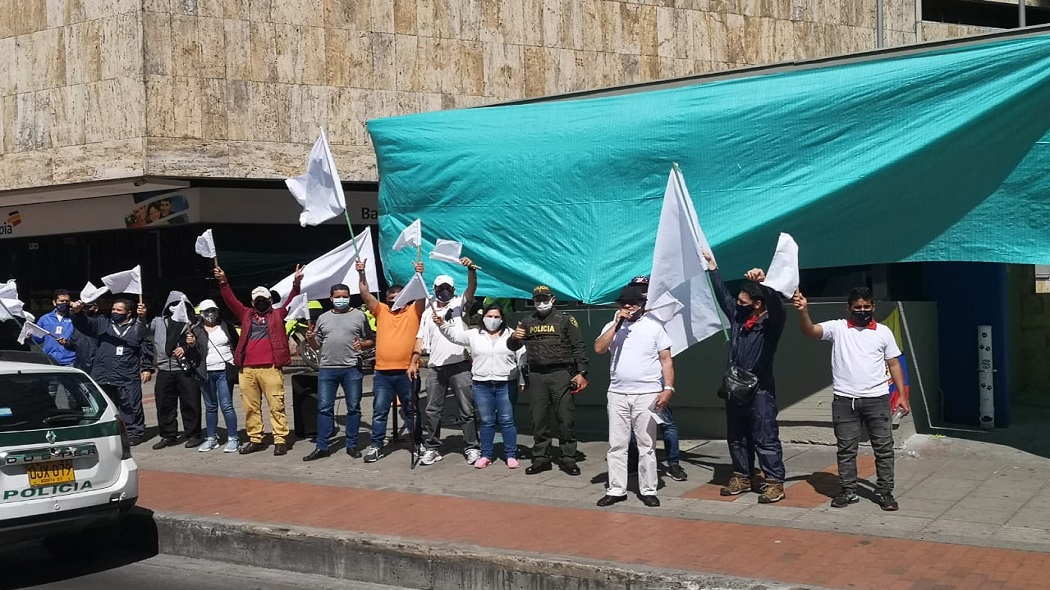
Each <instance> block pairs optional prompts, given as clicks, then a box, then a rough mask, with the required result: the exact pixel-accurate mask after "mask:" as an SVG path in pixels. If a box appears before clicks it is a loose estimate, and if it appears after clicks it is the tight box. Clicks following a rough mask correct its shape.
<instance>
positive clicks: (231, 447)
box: [222, 438, 240, 453]
mask: <svg viewBox="0 0 1050 590" xmlns="http://www.w3.org/2000/svg"><path fill="white" fill-rule="evenodd" d="M239 443H240V441H238V440H237V439H235V438H228V439H226V446H225V447H223V448H222V452H224V453H236V452H237V445H238V444H239Z"/></svg>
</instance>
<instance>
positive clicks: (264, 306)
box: [252, 300, 270, 313]
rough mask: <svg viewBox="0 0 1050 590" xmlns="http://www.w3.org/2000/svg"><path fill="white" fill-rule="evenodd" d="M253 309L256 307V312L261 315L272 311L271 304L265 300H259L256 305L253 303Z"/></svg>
mask: <svg viewBox="0 0 1050 590" xmlns="http://www.w3.org/2000/svg"><path fill="white" fill-rule="evenodd" d="M252 307H254V308H255V311H257V312H259V313H266V312H268V311H270V302H269V301H265V300H259V301H256V302H255V303H252Z"/></svg>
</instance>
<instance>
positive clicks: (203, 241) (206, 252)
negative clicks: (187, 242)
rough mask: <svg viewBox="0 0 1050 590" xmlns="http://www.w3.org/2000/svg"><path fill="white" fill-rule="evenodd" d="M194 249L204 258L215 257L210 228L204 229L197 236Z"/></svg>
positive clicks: (213, 241)
mask: <svg viewBox="0 0 1050 590" xmlns="http://www.w3.org/2000/svg"><path fill="white" fill-rule="evenodd" d="M194 249H195V250H196V251H197V254H200V255H201V256H203V257H205V258H215V240H214V239H213V238H212V237H211V230H210V229H206V230H204V233H202V234H201V235H199V236H197V244H196V245H195V247H194Z"/></svg>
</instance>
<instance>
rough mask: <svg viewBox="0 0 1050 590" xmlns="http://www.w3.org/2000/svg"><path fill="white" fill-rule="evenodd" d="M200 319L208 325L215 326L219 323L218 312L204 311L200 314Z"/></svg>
mask: <svg viewBox="0 0 1050 590" xmlns="http://www.w3.org/2000/svg"><path fill="white" fill-rule="evenodd" d="M201 317H202V318H204V321H205V322H207V323H209V324H217V323H218V322H219V312H217V311H206V312H204V313H202V314H201Z"/></svg>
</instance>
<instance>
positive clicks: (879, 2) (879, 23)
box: [875, 0, 1023, 49]
mask: <svg viewBox="0 0 1050 590" xmlns="http://www.w3.org/2000/svg"><path fill="white" fill-rule="evenodd" d="M1022 1H1023V0H1022ZM883 2H884V0H876V1H875V47H876V48H878V49H882V48H883V47H885V46H886V32H885V31H884V30H883V29H885V27H886V25H885V23H884V22H883V20H882V12H883ZM1022 26H1023V25H1022Z"/></svg>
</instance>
